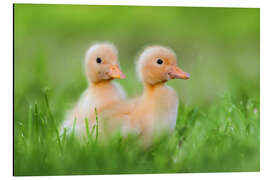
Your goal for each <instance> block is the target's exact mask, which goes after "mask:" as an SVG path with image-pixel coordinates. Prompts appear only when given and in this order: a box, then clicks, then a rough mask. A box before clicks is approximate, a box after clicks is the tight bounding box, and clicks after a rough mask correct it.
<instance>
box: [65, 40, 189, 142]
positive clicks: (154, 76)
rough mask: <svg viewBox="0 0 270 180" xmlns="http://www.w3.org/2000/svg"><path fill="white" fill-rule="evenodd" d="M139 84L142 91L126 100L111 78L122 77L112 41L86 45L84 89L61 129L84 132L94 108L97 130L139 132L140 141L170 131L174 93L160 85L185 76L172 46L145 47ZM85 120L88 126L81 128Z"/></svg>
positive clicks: (175, 104)
mask: <svg viewBox="0 0 270 180" xmlns="http://www.w3.org/2000/svg"><path fill="white" fill-rule="evenodd" d="M136 66H137V67H136V68H137V69H136V70H137V74H138V76H139V79H140V80H141V82H142V83H143V86H144V90H143V93H142V94H141V95H140V96H138V97H136V98H130V99H128V98H127V97H126V93H125V91H124V90H123V88H122V87H121V86H120V85H119V84H117V83H116V82H113V81H112V80H113V79H123V78H125V75H124V74H123V73H122V72H121V70H120V66H119V62H118V51H117V49H116V47H115V46H114V45H113V44H110V43H98V44H95V45H93V46H91V47H90V48H89V50H88V51H87V53H86V57H85V71H86V76H87V78H88V81H89V87H88V88H87V89H86V90H85V92H84V93H83V94H82V95H81V97H80V99H79V101H78V102H77V103H76V104H75V106H74V107H73V109H72V110H70V111H69V112H68V114H67V117H66V120H65V121H64V123H63V124H62V126H61V128H62V129H63V128H68V129H72V127H73V124H74V120H75V119H76V126H75V132H76V134H77V135H85V134H86V128H89V129H92V128H93V126H94V125H95V124H96V113H95V108H96V110H97V114H98V119H99V130H100V131H101V132H100V134H103V135H105V134H106V135H108V134H110V135H111V134H112V133H113V132H115V131H116V130H120V131H122V132H123V133H124V134H126V133H138V134H139V135H140V136H142V137H143V138H142V139H143V141H144V142H145V143H149V142H151V140H152V139H153V137H154V136H155V135H157V134H161V133H163V132H172V131H173V129H174V127H175V124H176V118H177V111H178V96H177V94H176V92H175V91H174V90H173V89H172V88H171V87H168V86H166V85H165V83H166V82H167V81H168V80H170V79H189V78H190V75H189V74H188V73H186V72H184V71H183V70H182V69H180V68H179V67H178V66H177V57H176V54H175V53H174V52H173V50H171V49H169V48H166V47H162V46H151V47H147V48H146V49H144V51H143V52H142V53H141V54H140V56H139V60H138V62H137V64H136ZM85 118H87V119H88V122H89V123H88V124H89V127H86V126H85V125H86V123H85Z"/></svg>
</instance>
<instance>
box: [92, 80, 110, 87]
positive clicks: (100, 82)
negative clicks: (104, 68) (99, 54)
mask: <svg viewBox="0 0 270 180" xmlns="http://www.w3.org/2000/svg"><path fill="white" fill-rule="evenodd" d="M110 84H111V80H103V81H99V82H92V83H90V85H89V86H90V87H93V88H99V87H103V86H107V85H110Z"/></svg>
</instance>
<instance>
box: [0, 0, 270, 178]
mask: <svg viewBox="0 0 270 180" xmlns="http://www.w3.org/2000/svg"><path fill="white" fill-rule="evenodd" d="M13 3H42V4H89V5H90V4H91V5H93V4H95V5H105V4H106V5H144V6H145V5H154V6H197V7H198V6H199V7H256V8H261V61H260V62H261V64H260V66H261V73H260V74H261V172H260V173H205V174H162V175H105V176H100V175H99V176H53V177H38V178H40V179H56V178H57V179H58V178H59V179H89V178H94V179H103V178H110V179H127V178H128V179H135V178H136V179H138V178H157V179H159V178H160V179H165V178H169V179H179V178H183V179H185V178H189V179H207V180H210V179H215V180H216V179H226V180H227V179H231V178H233V179H236V178H237V179H255V178H259V179H269V171H270V170H269V165H268V164H269V162H270V159H269V154H270V148H269V144H270V143H269V142H270V141H269V139H270V138H269V137H270V135H269V132H270V130H268V129H269V128H270V123H269V121H270V118H269V113H267V112H269V110H270V103H269V102H270V80H269V79H270V78H268V77H270V75H269V72H270V70H269V69H270V63H269V62H270V57H269V51H270V46H269V42H270V38H269V33H270V26H269V22H270V18H269V17H270V9H269V2H267V0H203V1H202V0H179V1H176V0H168V1H166V2H165V1H164V0H148V1H146V0H136V1H135V0H91V1H90V0H54V1H49V0H7V1H4V2H2V1H1V6H0V8H1V9H0V12H1V16H0V17H1V21H0V22H1V33H0V35H1V38H0V42H1V46H0V49H1V53H0V54H1V60H0V63H1V64H0V73H1V74H0V78H1V79H0V81H1V87H0V90H1V93H0V100H1V101H0V102H1V103H0V110H1V111H0V112H1V124H0V127H1V129H0V133H1V134H0V137H1V141H0V143H1V144H0V147H1V148H0V149H1V153H0V156H1V157H0V162H1V166H0V176H1V179H8V178H10V179H15V178H16V177H13V176H12V167H13V162H12V152H13V147H12V142H13V139H12V138H13V136H12V127H13V126H12V117H13V115H12V113H13V112H12V104H13V102H12V57H13V56H12V53H13V50H12V47H13V46H12V45H13V43H12V32H13V29H12V23H13V22H12V7H13V5H12V4H13ZM20 178H21V179H35V178H37V177H20Z"/></svg>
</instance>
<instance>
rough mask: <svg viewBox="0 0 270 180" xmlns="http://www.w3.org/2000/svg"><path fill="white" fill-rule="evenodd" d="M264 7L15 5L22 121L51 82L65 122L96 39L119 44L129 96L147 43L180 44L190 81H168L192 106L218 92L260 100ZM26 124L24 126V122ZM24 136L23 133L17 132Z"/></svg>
mask: <svg viewBox="0 0 270 180" xmlns="http://www.w3.org/2000/svg"><path fill="white" fill-rule="evenodd" d="M259 32H260V10H259V9H256V8H201V7H140V6H137V7H136V6H130V7H129V6H89V5H34V4H15V5H14V40H15V41H14V55H15V56H14V68H15V69H14V75H15V79H14V85H15V91H14V95H15V101H14V123H15V126H17V124H20V123H24V122H25V121H27V118H28V115H29V114H28V113H27V112H28V108H29V104H33V103H35V102H40V101H42V99H43V95H42V91H43V90H44V88H45V87H48V88H49V90H50V91H49V96H50V104H51V110H52V113H53V114H54V116H55V119H57V120H58V121H59V122H61V120H63V118H64V115H65V112H66V110H67V109H68V108H70V107H71V105H72V104H73V103H75V102H76V100H77V99H78V97H79V96H80V94H81V93H82V92H83V91H84V89H85V88H86V87H87V81H86V77H85V74H84V69H83V60H84V56H85V52H86V50H87V49H88V48H89V46H90V45H91V44H92V43H93V42H97V41H110V42H113V43H114V44H115V45H116V46H117V47H118V49H119V61H120V64H121V67H122V70H123V72H124V73H125V74H126V76H127V78H126V79H124V80H117V81H118V82H119V83H120V84H121V85H122V86H123V87H124V89H125V90H126V92H127V93H128V95H129V96H136V95H137V94H140V92H141V90H142V85H141V84H140V82H139V81H138V80H137V77H136V73H135V66H134V62H135V61H136V57H137V56H138V53H139V52H140V51H141V50H142V49H143V48H144V47H145V46H147V45H153V44H159V45H163V46H168V47H170V48H172V49H174V50H175V52H176V54H177V56H178V63H179V65H180V67H181V68H182V69H183V70H185V71H186V72H189V73H190V74H191V79H190V80H188V81H181V80H175V81H171V82H169V83H168V84H169V85H171V86H172V87H173V88H174V89H176V91H177V93H178V95H179V98H180V101H181V103H182V104H184V105H185V106H189V107H197V108H200V109H205V110H207V109H208V108H209V107H210V106H211V104H212V103H213V102H214V101H215V100H216V98H217V97H218V96H220V95H221V94H223V93H224V92H229V93H230V94H231V96H232V97H233V98H234V99H239V100H240V99H253V100H255V101H256V102H257V103H258V102H259V89H260V80H259V78H260V71H259V65H260V61H259V59H260V33H259ZM18 126H19V125H18ZM15 140H16V136H15Z"/></svg>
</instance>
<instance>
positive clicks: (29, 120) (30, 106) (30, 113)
mask: <svg viewBox="0 0 270 180" xmlns="http://www.w3.org/2000/svg"><path fill="white" fill-rule="evenodd" d="M32 118H33V117H32V105H31V104H30V105H29V112H28V138H30V137H31V136H32V121H33V119H32Z"/></svg>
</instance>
